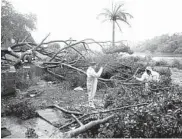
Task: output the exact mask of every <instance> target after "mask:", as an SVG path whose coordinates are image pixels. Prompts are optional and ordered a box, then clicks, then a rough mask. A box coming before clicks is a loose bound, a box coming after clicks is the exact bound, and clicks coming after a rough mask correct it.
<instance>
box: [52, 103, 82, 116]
mask: <svg viewBox="0 0 182 139" xmlns="http://www.w3.org/2000/svg"><path fill="white" fill-rule="evenodd" d="M53 107H55V108H57V109H58V110H61V111H63V112H65V113H69V114H75V115H83V114H82V113H80V112H76V111H70V110H66V109H64V108H61V107H59V106H58V105H53Z"/></svg>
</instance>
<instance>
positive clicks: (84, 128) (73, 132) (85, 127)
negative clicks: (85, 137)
mask: <svg viewBox="0 0 182 139" xmlns="http://www.w3.org/2000/svg"><path fill="white" fill-rule="evenodd" d="M113 117H114V115H111V116H108V117H106V118H104V119H101V120H100V119H99V120H95V121H92V122H89V123H88V124H85V125H83V126H80V127H79V128H76V129H74V130H71V131H68V132H66V133H64V137H67V138H71V137H75V136H77V135H79V134H81V133H83V132H85V131H87V130H89V129H90V128H92V127H94V126H96V125H99V124H103V123H105V122H107V121H108V120H110V119H112V118H113Z"/></svg>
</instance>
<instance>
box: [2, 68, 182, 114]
mask: <svg viewBox="0 0 182 139" xmlns="http://www.w3.org/2000/svg"><path fill="white" fill-rule="evenodd" d="M171 71H172V76H171V77H172V82H173V83H175V84H178V85H179V86H180V88H182V70H178V69H171ZM104 92H105V90H104V89H103V90H98V91H97V93H96V97H95V105H96V108H99V109H102V108H103V105H104ZM31 94H34V95H31ZM20 100H28V101H29V102H31V104H32V105H33V106H34V107H35V108H36V109H42V108H45V107H47V106H50V105H54V104H57V105H59V106H60V107H63V108H66V109H80V107H87V106H88V96H87V92H86V89H84V90H83V91H74V90H69V89H68V88H67V87H66V85H65V84H63V83H58V84H52V83H48V82H46V81H43V80H40V81H39V82H38V83H37V84H36V85H34V86H31V87H30V88H28V90H26V91H19V92H17V94H16V97H14V96H11V97H3V98H2V104H1V111H2V112H1V113H3V111H4V109H5V107H6V106H8V105H9V104H11V103H13V102H19V101H20Z"/></svg>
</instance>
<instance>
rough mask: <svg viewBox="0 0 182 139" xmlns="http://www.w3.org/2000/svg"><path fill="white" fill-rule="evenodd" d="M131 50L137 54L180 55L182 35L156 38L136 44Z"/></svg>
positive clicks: (166, 35) (181, 51)
mask: <svg viewBox="0 0 182 139" xmlns="http://www.w3.org/2000/svg"><path fill="white" fill-rule="evenodd" d="M133 49H134V51H138V52H147V51H149V52H151V53H164V54H182V33H175V34H173V35H171V36H170V35H168V34H165V35H162V36H158V37H155V38H153V39H150V40H146V41H144V42H142V43H140V44H138V45H137V46H135V47H134V48H133Z"/></svg>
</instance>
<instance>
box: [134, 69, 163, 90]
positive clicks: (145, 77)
mask: <svg viewBox="0 0 182 139" xmlns="http://www.w3.org/2000/svg"><path fill="white" fill-rule="evenodd" d="M134 78H135V79H137V80H138V81H144V82H145V89H146V91H148V86H149V84H148V82H150V81H156V82H159V80H160V74H159V73H158V72H156V71H153V70H152V68H151V67H146V69H145V72H144V73H143V74H142V77H141V78H138V77H136V76H135V75H134Z"/></svg>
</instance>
